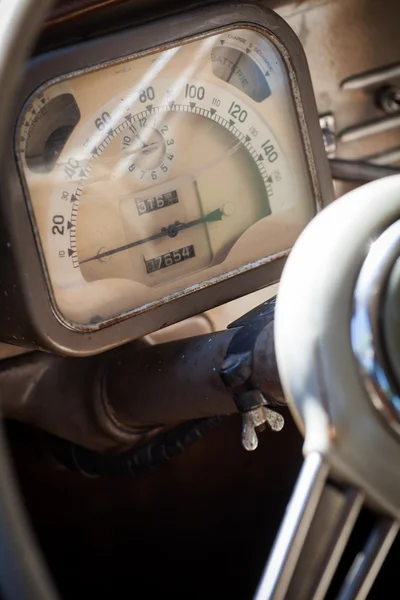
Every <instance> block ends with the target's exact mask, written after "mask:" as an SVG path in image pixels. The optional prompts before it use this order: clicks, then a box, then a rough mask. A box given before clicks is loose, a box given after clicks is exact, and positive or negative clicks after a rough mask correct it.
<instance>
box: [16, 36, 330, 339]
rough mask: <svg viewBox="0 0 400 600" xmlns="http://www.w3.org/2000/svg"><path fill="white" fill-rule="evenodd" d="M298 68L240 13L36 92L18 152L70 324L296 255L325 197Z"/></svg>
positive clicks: (87, 325) (78, 325)
mask: <svg viewBox="0 0 400 600" xmlns="http://www.w3.org/2000/svg"><path fill="white" fill-rule="evenodd" d="M290 68H291V66H290V64H289V62H288V61H287V60H286V58H285V56H283V55H282V47H280V46H279V43H278V42H277V41H276V40H274V39H273V38H272V37H271V36H270V35H269V34H268V32H267V31H261V30H258V29H257V28H255V27H253V26H248V27H246V26H243V25H242V26H240V28H235V27H225V28H221V29H220V30H218V31H215V32H211V33H208V34H205V35H204V34H203V35H200V36H197V37H195V38H193V39H188V40H185V41H184V42H183V43H179V44H177V43H175V44H174V43H171V44H170V45H169V46H168V45H164V47H163V50H161V51H157V50H153V51H151V52H149V53H147V54H145V53H142V54H140V55H138V56H135V55H133V56H128V57H125V58H123V59H118V60H114V61H112V62H110V63H105V64H101V65H95V66H94V67H93V68H91V67H90V68H85V69H81V70H79V69H78V70H76V69H75V71H74V72H73V73H71V74H67V75H65V76H63V77H57V78H56V79H54V80H53V81H52V80H50V81H49V82H47V83H45V84H44V85H43V86H42V87H40V88H39V89H38V90H37V91H36V93H35V94H33V95H32V97H31V99H30V100H29V101H28V103H27V104H26V106H25V109H24V111H23V113H22V115H21V118H20V124H19V128H18V134H17V153H18V158H19V164H20V168H21V173H22V175H23V177H24V180H25V185H26V190H27V195H28V197H27V200H28V203H29V206H30V208H31V214H32V218H33V219H34V224H35V231H36V232H37V243H38V246H39V249H40V252H41V256H42V260H43V266H44V267H45V270H46V273H47V277H48V282H49V291H50V296H51V298H52V302H53V307H54V309H55V311H56V313H57V314H58V316H59V318H60V319H61V320H62V321H63V322H64V323H66V324H67V325H68V326H69V327H71V328H73V329H75V330H78V331H79V330H80V329H84V330H88V329H101V328H102V327H105V326H108V325H109V324H110V323H112V322H113V321H114V319H121V318H122V317H124V318H126V317H129V316H130V315H134V314H141V313H144V312H147V311H148V310H149V309H151V308H155V307H157V306H158V307H161V306H165V305H166V303H168V302H170V301H171V300H174V299H175V298H180V297H183V296H185V295H187V294H190V293H193V292H195V291H196V290H199V289H204V288H207V287H210V286H212V285H214V284H216V283H218V284H220V283H221V282H223V281H225V280H228V279H230V278H232V277H233V276H238V275H239V274H240V273H246V272H248V271H250V270H252V269H255V268H257V269H258V268H259V267H261V266H262V265H267V264H269V263H272V262H273V261H274V260H279V259H282V258H284V257H285V256H286V254H287V252H288V250H289V249H290V248H291V246H292V244H293V241H294V240H295V238H296V237H297V235H298V234H299V233H300V231H301V230H302V229H303V227H304V226H305V225H306V223H307V222H308V221H309V220H310V218H311V217H312V216H313V214H314V213H315V211H316V208H317V203H318V201H319V200H318V198H317V197H316V194H317V191H316V188H315V185H316V180H315V171H313V169H315V166H313V167H312V168H311V166H310V163H309V161H310V160H311V158H310V156H311V155H310V151H309V150H310V149H309V148H308V154H307V153H306V152H305V148H306V147H307V144H308V141H307V140H306V138H305V134H306V132H305V130H304V124H305V120H304V119H303V120H302V121H299V114H301V105H300V104H299V94H298V90H297V89H296V90H295V89H294V86H295V77H294V76H293V73H290ZM260 283H261V282H260ZM256 287H257V285H256ZM211 303H212V302H211Z"/></svg>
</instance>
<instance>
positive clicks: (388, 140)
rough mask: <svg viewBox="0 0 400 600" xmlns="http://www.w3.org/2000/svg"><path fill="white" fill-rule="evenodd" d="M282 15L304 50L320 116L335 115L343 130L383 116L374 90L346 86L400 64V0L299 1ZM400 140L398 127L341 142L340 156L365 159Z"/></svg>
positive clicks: (339, 126)
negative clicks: (359, 138) (361, 138)
mask: <svg viewBox="0 0 400 600" xmlns="http://www.w3.org/2000/svg"><path fill="white" fill-rule="evenodd" d="M278 12H280V14H281V15H282V16H283V17H284V18H285V19H286V20H287V21H288V23H289V24H290V25H291V26H292V27H293V29H294V30H295V31H296V33H297V35H298V36H299V37H300V40H301V42H302V44H303V46H304V49H305V52H306V55H307V58H308V62H309V65H310V70H311V77H312V80H313V85H314V91H315V95H316V100H317V106H318V110H319V112H320V114H323V113H329V112H331V113H333V114H334V115H335V118H336V124H337V128H338V130H339V131H341V130H344V129H346V128H348V127H353V126H354V125H357V124H360V123H363V122H364V121H369V120H371V119H376V118H378V117H381V116H383V115H384V113H383V111H382V109H380V108H379V107H378V106H377V105H376V102H375V94H374V90H372V91H371V89H370V88H368V87H364V88H362V89H357V90H356V89H351V90H350V89H349V84H347V85H346V86H342V82H345V81H348V80H349V79H350V78H354V76H355V75H358V74H363V73H366V72H369V71H373V70H376V69H378V70H380V69H382V68H385V67H387V66H388V65H392V64H394V63H397V62H399V61H400V45H399V43H398V20H399V3H398V0H385V2H378V1H376V0H362V1H360V0H319V1H318V0H314V1H310V2H294V3H291V4H289V5H287V6H284V7H282V8H281V9H280V10H279V11H278ZM396 72H397V71H396ZM399 139H400V130H399V129H398V128H397V129H393V130H391V131H386V132H383V133H381V134H379V135H377V136H371V137H370V138H368V139H363V140H362V141H361V140H355V141H354V142H351V143H344V142H343V140H340V141H339V143H338V147H337V155H338V156H339V157H340V158H353V159H355V158H361V157H365V156H367V155H369V154H374V153H377V152H379V151H383V150H384V149H387V148H389V147H391V146H392V145H393V146H394V145H396V144H398V143H399Z"/></svg>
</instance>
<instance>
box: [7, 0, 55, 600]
mask: <svg viewBox="0 0 400 600" xmlns="http://www.w3.org/2000/svg"><path fill="white" fill-rule="evenodd" d="M52 4H53V0H1V2H0V88H1V90H2V94H1V100H0V103H1V104H0V157H3V153H4V151H5V144H6V140H7V136H8V135H9V131H10V114H11V110H12V102H13V100H14V98H15V96H16V92H17V89H18V86H19V83H20V81H21V78H22V75H23V68H24V64H25V61H26V60H27V58H28V56H29V52H30V51H31V49H32V47H33V44H34V42H35V39H36V36H37V33H38V31H39V28H40V25H41V23H42V21H43V19H44V16H45V14H46V12H47V10H48V9H49V8H50V6H51V5H52ZM0 508H1V510H0V552H1V560H0V587H1V592H2V597H3V598H4V599H5V600H25V599H28V598H29V599H31V600H36V599H38V600H39V599H40V600H57V599H58V598H59V596H58V593H57V592H56V590H55V587H54V585H53V582H52V580H51V578H50V575H49V573H48V569H47V566H46V565H45V562H44V560H43V558H42V555H41V552H40V550H39V548H38V545H37V542H36V540H35V537H34V534H33V532H32V530H31V527H30V524H29V520H28V517H27V515H26V511H25V509H24V506H23V502H22V499H21V496H20V493H19V490H18V484H17V482H16V480H15V476H14V473H13V468H12V464H11V458H10V455H9V451H8V448H7V442H6V435H5V431H4V426H3V423H2V422H1V421H0Z"/></svg>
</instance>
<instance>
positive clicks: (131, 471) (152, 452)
mask: <svg viewBox="0 0 400 600" xmlns="http://www.w3.org/2000/svg"><path fill="white" fill-rule="evenodd" d="M226 418H227V417H226V416H224V415H223V416H218V417H207V418H204V419H193V420H191V421H187V422H185V423H182V425H179V426H178V427H175V428H174V429H170V430H168V431H166V432H165V433H163V434H160V435H158V436H157V437H156V438H154V439H153V440H151V442H149V443H147V444H145V445H144V446H142V447H139V448H134V449H133V450H129V451H128V452H124V453H123V454H119V455H116V456H104V455H103V454H98V453H97V452H93V451H92V450H88V449H87V448H84V447H83V446H78V445H77V444H73V443H71V442H68V441H66V440H63V439H61V438H58V437H56V436H47V438H48V439H49V443H50V446H51V449H52V451H53V454H54V457H55V458H56V460H58V461H59V462H60V463H61V464H63V465H64V466H66V467H67V468H69V469H70V470H72V471H78V472H79V473H81V474H82V475H86V476H87V477H99V476H105V477H111V476H121V475H137V474H138V473H140V472H142V471H146V470H149V469H151V468H153V467H155V466H157V465H159V464H160V463H162V462H164V461H166V460H169V459H171V458H173V457H174V456H176V455H177V454H181V453H182V452H183V451H184V450H186V448H188V447H189V446H191V445H192V444H194V443H195V442H197V441H198V440H200V439H201V438H202V437H203V436H204V435H205V434H206V433H208V432H209V431H211V430H212V429H215V428H216V427H218V425H220V424H221V423H222V422H223V421H224V420H225V419H226Z"/></svg>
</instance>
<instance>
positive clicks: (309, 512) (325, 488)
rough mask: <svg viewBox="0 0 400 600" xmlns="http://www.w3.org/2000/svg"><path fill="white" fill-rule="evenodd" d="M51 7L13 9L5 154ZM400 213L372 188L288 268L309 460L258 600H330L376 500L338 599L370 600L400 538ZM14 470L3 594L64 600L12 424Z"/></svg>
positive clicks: (7, 26) (328, 217)
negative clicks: (27, 507)
mask: <svg viewBox="0 0 400 600" xmlns="http://www.w3.org/2000/svg"><path fill="white" fill-rule="evenodd" d="M51 4H52V2H51V1H50V0H1V2H0V87H1V90H2V95H1V110H0V153H3V152H4V147H5V141H6V140H7V139H8V136H9V135H12V133H11V132H12V123H11V120H10V114H11V110H10V109H11V107H12V102H13V99H14V97H15V95H16V92H17V88H18V85H19V82H20V79H21V77H22V74H23V67H24V62H25V60H26V59H27V57H28V55H29V52H30V50H31V48H32V45H33V43H34V41H35V37H36V35H37V33H38V30H39V27H40V24H41V22H42V20H43V18H44V16H45V13H46V11H47V10H48V9H49V7H50V5H51ZM399 213H400V176H394V177H390V178H387V179H385V180H381V181H379V182H374V183H372V184H369V185H368V186H365V187H363V188H360V189H358V190H356V191H354V192H352V193H350V194H349V195H348V196H347V197H345V198H343V199H341V200H339V201H336V202H335V203H334V204H333V205H331V206H330V207H328V208H327V209H325V210H324V211H323V212H322V213H321V214H320V215H319V216H317V217H316V218H315V219H314V220H313V221H312V223H311V224H310V225H309V226H308V227H307V229H306V230H305V232H304V233H303V234H302V235H301V236H300V238H299V240H298V242H297V243H296V245H295V248H294V250H293V252H292V255H291V257H290V258H289V261H288V263H287V266H286V267H285V271H284V274H283V277H282V281H281V286H280V291H279V297H278V302H277V312H276V319H275V322H276V325H275V335H276V349H277V358H278V366H279V371H280V375H281V378H282V382H283V386H284V389H285V392H286V396H287V399H288V401H289V403H290V407H291V410H292V413H293V414H294V417H295V419H296V421H297V423H298V425H299V427H300V429H301V430H302V431H303V433H304V435H305V445H304V453H305V456H306V458H305V462H304V466H303V469H302V472H301V474H300V477H299V480H298V482H297V485H296V488H295V491H294V494H293V497H292V500H291V502H290V504H289V507H288V510H287V512H286V515H285V518H284V521H283V523H282V526H281V529H280V533H279V535H278V537H277V540H276V543H275V546H274V548H273V551H272V555H271V557H270V560H269V563H268V565H267V568H266V570H265V573H264V575H263V577H262V580H261V583H260V586H259V589H258V592H257V594H256V599H257V600H272V599H274V600H278V599H279V600H280V599H284V598H286V599H288V598H293V599H294V598H295V599H296V600H310V599H311V598H312V599H313V600H317V599H319V598H321V599H322V598H324V597H325V594H326V591H327V589H328V586H329V584H330V582H331V580H332V577H333V575H334V573H335V570H336V568H337V566H338V563H339V559H340V557H341V555H342V552H343V550H344V548H345V546H346V543H347V541H348V539H349V536H350V533H351V532H352V530H353V527H354V525H355V522H356V520H357V517H358V515H359V512H360V510H361V507H362V506H364V505H366V506H368V507H369V508H370V509H372V510H373V511H374V512H375V513H376V515H377V517H376V525H375V527H374V528H373V530H372V532H371V534H370V537H369V539H368V540H367V542H366V545H365V547H364V549H363V550H362V552H361V553H360V555H359V556H358V557H357V558H356V561H355V563H354V565H353V567H352V569H351V570H350V572H349V575H348V577H347V578H346V580H345V581H344V583H343V587H342V589H341V591H340V593H339V596H338V597H339V599H340V600H350V599H356V598H357V599H358V600H361V599H362V598H365V597H366V596H367V594H368V592H369V590H370V588H371V586H372V584H373V582H374V579H375V576H376V574H377V573H378V571H379V569H380V566H381V565H382V562H383V561H384V559H385V557H386V555H387V552H388V551H389V548H390V546H391V544H392V542H393V540H394V538H395V536H396V534H397V531H398V522H399V521H400V502H399V498H400V476H399V464H400V440H399V437H398V436H399V433H400V396H399V395H398V393H397V388H398V383H397V382H398V381H399V380H400V369H399V366H400V361H398V360H397V359H398V358H399V355H400V340H399V335H398V333H399V331H400V328H398V322H399V321H400V316H399V310H398V309H399V306H400V303H399V298H398V296H399V290H400V285H399V280H400V268H399V266H398V265H397V258H398V256H399V255H400V221H398V218H399ZM372 242H373V243H372ZM315 248H318V253H316V252H315ZM305 266H306V267H305ZM315 282H318V285H315ZM299 289H301V290H302V293H301V295H299V293H298V290H299ZM294 299H295V301H294ZM396 327H397V329H396ZM0 474H1V475H0V476H1V485H0V543H1V560H0V581H1V588H2V593H3V596H4V598H5V599H6V600H23V599H24V598H29V599H36V598H37V599H38V600H39V599H40V600H54V599H56V598H57V597H58V595H57V593H56V591H55V589H54V587H53V584H52V581H51V579H50V577H49V575H48V572H47V569H46V567H45V565H44V563H43V561H42V557H41V555H40V552H39V550H38V547H37V545H36V542H35V540H34V537H33V535H32V533H31V530H30V526H29V523H28V520H27V517H26V515H25V511H24V509H23V506H22V503H21V499H20V497H19V494H18V490H17V486H16V483H15V480H14V476H13V472H12V467H11V464H10V460H9V455H8V450H7V447H6V442H5V436H4V432H3V429H2V426H1V425H0ZM321 528H323V535H321Z"/></svg>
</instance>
